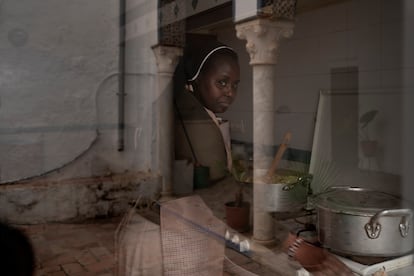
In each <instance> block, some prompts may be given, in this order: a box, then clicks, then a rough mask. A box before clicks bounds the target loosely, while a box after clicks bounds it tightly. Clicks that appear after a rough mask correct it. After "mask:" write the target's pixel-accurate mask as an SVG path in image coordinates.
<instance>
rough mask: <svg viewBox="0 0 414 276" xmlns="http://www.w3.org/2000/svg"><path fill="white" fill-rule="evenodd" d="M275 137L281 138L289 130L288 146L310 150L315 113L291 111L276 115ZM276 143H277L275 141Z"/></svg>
mask: <svg viewBox="0 0 414 276" xmlns="http://www.w3.org/2000/svg"><path fill="white" fill-rule="evenodd" d="M275 118H276V120H275V124H276V126H275V137H276V139H281V137H283V135H284V134H285V133H286V132H287V131H290V132H291V133H292V139H291V141H290V146H291V147H292V148H295V149H302V150H311V149H312V141H313V132H314V127H315V113H291V114H283V115H276V117H275ZM275 144H277V143H275Z"/></svg>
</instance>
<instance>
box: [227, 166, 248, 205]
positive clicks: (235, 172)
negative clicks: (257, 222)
mask: <svg viewBox="0 0 414 276" xmlns="http://www.w3.org/2000/svg"><path fill="white" fill-rule="evenodd" d="M231 175H232V176H233V179H234V180H235V181H236V183H237V191H236V192H235V194H234V206H235V207H240V206H241V205H242V204H243V191H244V187H245V186H246V185H247V183H249V182H251V176H250V174H249V167H248V163H247V161H246V160H242V159H235V160H233V166H232V168H231Z"/></svg>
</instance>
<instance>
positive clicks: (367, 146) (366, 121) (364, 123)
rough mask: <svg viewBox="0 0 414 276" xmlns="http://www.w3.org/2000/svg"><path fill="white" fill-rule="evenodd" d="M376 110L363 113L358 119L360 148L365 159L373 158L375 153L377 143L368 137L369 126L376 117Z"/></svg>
mask: <svg viewBox="0 0 414 276" xmlns="http://www.w3.org/2000/svg"><path fill="white" fill-rule="evenodd" d="M377 113H378V110H376V109H373V110H370V111H367V112H365V113H364V114H362V115H361V117H360V118H359V123H360V124H361V127H360V136H361V141H360V146H361V149H362V153H363V154H364V156H365V157H374V156H375V155H376V153H377V147H378V141H377V140H373V139H372V138H371V137H370V135H369V129H368V127H369V125H370V123H371V122H372V121H373V120H374V118H375V117H376V116H377Z"/></svg>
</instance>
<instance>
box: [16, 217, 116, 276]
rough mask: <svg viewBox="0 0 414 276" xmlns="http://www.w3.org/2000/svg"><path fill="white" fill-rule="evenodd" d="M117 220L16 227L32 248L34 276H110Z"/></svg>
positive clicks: (113, 264)
mask: <svg viewBox="0 0 414 276" xmlns="http://www.w3.org/2000/svg"><path fill="white" fill-rule="evenodd" d="M120 219H121V218H111V219H99V220H93V221H89V222H84V223H79V224H68V223H49V224H42V225H24V226H18V227H19V228H21V229H23V231H24V232H26V234H27V235H28V236H29V238H30V239H31V242H32V244H33V247H34V250H35V254H36V266H37V269H36V276H60V275H62V276H68V275H69V276H71V275H74V276H87V275H90V276H110V275H115V273H114V269H115V258H114V240H115V239H114V238H115V230H116V227H117V226H118V224H119V222H120Z"/></svg>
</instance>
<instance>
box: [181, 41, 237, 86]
mask: <svg viewBox="0 0 414 276" xmlns="http://www.w3.org/2000/svg"><path fill="white" fill-rule="evenodd" d="M221 49H229V50H231V51H233V52H234V50H233V48H230V47H228V46H219V47H217V48H214V49H213V50H211V51H210V52H209V53H208V54H207V55H206V56H205V57H204V59H203V61H202V62H201V64H200V66H199V67H198V70H197V72H196V74H195V75H194V77H192V78H191V79H188V80H187V81H189V82H190V81H194V80H195V79H196V78H197V77H198V75H199V74H200V71H201V68H202V67H203V65H204V63H206V61H207V59H208V58H209V57H210V56H211V55H212V54H213V53H214V52H216V51H218V50H221Z"/></svg>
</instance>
